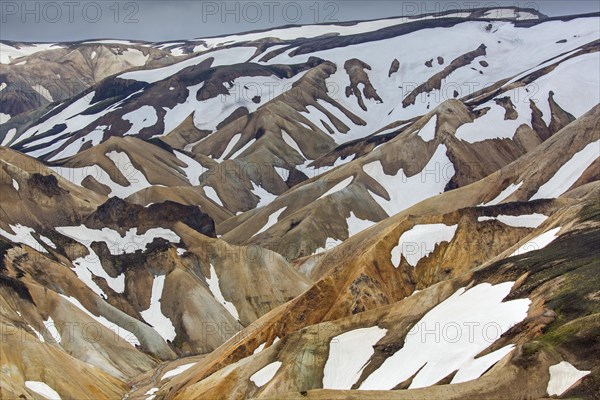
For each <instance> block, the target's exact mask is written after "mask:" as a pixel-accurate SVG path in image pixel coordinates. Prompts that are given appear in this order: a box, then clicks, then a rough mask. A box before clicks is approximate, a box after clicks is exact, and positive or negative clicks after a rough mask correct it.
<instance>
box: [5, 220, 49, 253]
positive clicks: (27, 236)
mask: <svg viewBox="0 0 600 400" xmlns="http://www.w3.org/2000/svg"><path fill="white" fill-rule="evenodd" d="M9 226H10V229H12V231H13V232H15V234H14V235H13V234H11V233H8V232H7V231H5V230H4V229H2V228H0V235H2V236H4V237H5V238H6V239H8V240H10V241H11V242H15V243H21V244H24V245H27V246H29V247H31V248H32V249H35V250H37V251H39V252H42V253H47V251H46V249H44V247H43V246H42V245H41V244H39V243H38V241H37V240H35V239H34V238H33V236H32V235H31V234H32V233H34V232H35V230H34V229H33V228H29V227H27V226H23V225H21V224H17V225H9Z"/></svg>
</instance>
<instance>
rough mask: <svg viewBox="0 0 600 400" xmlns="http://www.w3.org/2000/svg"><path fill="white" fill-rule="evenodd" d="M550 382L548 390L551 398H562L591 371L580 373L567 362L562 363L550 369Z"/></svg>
mask: <svg viewBox="0 0 600 400" xmlns="http://www.w3.org/2000/svg"><path fill="white" fill-rule="evenodd" d="M549 371H550V380H549V381H548V388H547V389H546V390H547V392H548V395H549V396H554V395H556V396H561V395H562V394H563V393H564V392H566V391H567V390H569V388H570V387H571V386H573V385H574V384H575V383H577V381H579V380H580V379H582V378H583V377H584V376H587V375H589V374H590V372H591V371H580V370H578V369H577V368H575V367H574V366H573V365H571V364H570V363H568V362H566V361H561V362H560V363H558V364H556V365H552V366H550V368H549Z"/></svg>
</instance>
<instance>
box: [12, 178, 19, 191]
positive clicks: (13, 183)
mask: <svg viewBox="0 0 600 400" xmlns="http://www.w3.org/2000/svg"><path fill="white" fill-rule="evenodd" d="M12 185H13V187H14V188H15V190H16V191H19V182H17V181H16V180H14V179H13V180H12Z"/></svg>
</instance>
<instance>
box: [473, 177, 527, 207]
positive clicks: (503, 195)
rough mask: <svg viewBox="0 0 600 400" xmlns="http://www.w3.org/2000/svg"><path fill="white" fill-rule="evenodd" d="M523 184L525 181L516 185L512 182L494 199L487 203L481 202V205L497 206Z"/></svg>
mask: <svg viewBox="0 0 600 400" xmlns="http://www.w3.org/2000/svg"><path fill="white" fill-rule="evenodd" d="M522 184H523V182H519V183H517V184H516V185H515V184H511V185H510V186H509V187H507V188H506V189H504V190H503V191H502V192H500V194H499V195H498V196H496V197H495V198H494V199H493V200H492V201H489V202H487V203H485V204H481V206H484V207H485V206H495V205H496V204H500V203H502V202H503V201H504V200H506V199H507V198H508V197H509V196H511V195H512V194H513V193H514V192H516V191H517V190H518V189H519V188H520V187H521V185H522Z"/></svg>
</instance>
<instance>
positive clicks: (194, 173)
mask: <svg viewBox="0 0 600 400" xmlns="http://www.w3.org/2000/svg"><path fill="white" fill-rule="evenodd" d="M173 154H175V157H177V158H178V159H179V160H180V161H183V162H184V163H185V164H186V165H187V167H185V168H182V167H180V168H181V169H183V173H184V174H185V176H186V178H187V180H188V181H189V182H190V185H192V186H198V185H200V175H202V174H203V173H204V172H206V171H207V169H206V168H204V167H203V166H202V164H200V163H199V162H198V161H196V160H194V159H193V158H192V157H189V156H187V155H185V154H183V153H181V152H179V151H174V152H173Z"/></svg>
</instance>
